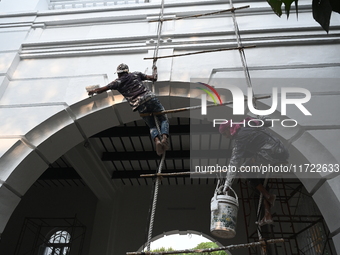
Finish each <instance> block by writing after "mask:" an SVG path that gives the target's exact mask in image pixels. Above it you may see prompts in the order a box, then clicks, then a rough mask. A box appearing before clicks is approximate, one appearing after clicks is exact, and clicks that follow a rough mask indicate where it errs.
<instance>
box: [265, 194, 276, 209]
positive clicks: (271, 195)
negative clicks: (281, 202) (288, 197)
mask: <svg viewBox="0 0 340 255" xmlns="http://www.w3.org/2000/svg"><path fill="white" fill-rule="evenodd" d="M266 200H267V202H268V203H269V205H270V207H273V206H274V203H275V200H276V195H275V194H270V196H269V198H266Z"/></svg>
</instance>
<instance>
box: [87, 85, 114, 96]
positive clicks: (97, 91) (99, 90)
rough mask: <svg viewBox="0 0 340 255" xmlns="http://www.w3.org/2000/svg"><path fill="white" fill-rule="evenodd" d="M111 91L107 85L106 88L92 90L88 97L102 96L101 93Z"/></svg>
mask: <svg viewBox="0 0 340 255" xmlns="http://www.w3.org/2000/svg"><path fill="white" fill-rule="evenodd" d="M109 89H110V88H109V85H106V86H104V87H101V88H97V89H93V90H90V91H89V92H88V95H89V96H92V95H93V94H101V93H103V92H105V91H107V90H109Z"/></svg>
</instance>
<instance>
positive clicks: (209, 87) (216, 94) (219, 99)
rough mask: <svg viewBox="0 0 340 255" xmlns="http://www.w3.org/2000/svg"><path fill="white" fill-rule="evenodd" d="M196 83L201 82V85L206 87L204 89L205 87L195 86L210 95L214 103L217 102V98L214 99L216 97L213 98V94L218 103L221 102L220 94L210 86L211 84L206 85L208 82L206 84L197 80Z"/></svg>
mask: <svg viewBox="0 0 340 255" xmlns="http://www.w3.org/2000/svg"><path fill="white" fill-rule="evenodd" d="M197 83H198V84H201V85H203V86H205V87H206V88H208V89H209V90H210V91H209V90H208V89H206V88H201V87H197V88H198V89H200V90H203V91H204V92H205V93H207V94H208V95H209V96H210V97H211V99H212V100H213V101H214V104H215V105H217V104H218V103H217V100H216V98H215V96H216V97H217V99H218V101H219V103H220V104H223V103H222V100H221V96H220V95H219V94H218V92H217V91H216V89H215V88H214V87H212V86H210V85H208V84H206V83H203V82H197ZM211 91H212V92H213V93H214V94H215V96H214V95H213V93H211Z"/></svg>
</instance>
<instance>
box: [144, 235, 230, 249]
mask: <svg viewBox="0 0 340 255" xmlns="http://www.w3.org/2000/svg"><path fill="white" fill-rule="evenodd" d="M207 242H209V243H210V242H211V243H215V244H217V245H218V246H219V247H221V246H222V244H221V243H220V242H218V241H217V240H215V239H214V238H212V237H211V236H210V235H207V234H204V233H200V232H198V231H194V230H186V231H179V230H173V231H167V232H165V233H163V234H160V235H158V236H155V237H154V238H152V239H151V243H150V250H151V251H153V250H158V249H161V248H165V249H169V248H172V249H173V250H184V249H193V248H195V247H197V245H199V244H201V243H207ZM145 246H146V245H145V244H144V245H143V246H141V247H140V248H139V249H138V251H145V250H146V247H145ZM227 254H231V253H230V252H228V253H227Z"/></svg>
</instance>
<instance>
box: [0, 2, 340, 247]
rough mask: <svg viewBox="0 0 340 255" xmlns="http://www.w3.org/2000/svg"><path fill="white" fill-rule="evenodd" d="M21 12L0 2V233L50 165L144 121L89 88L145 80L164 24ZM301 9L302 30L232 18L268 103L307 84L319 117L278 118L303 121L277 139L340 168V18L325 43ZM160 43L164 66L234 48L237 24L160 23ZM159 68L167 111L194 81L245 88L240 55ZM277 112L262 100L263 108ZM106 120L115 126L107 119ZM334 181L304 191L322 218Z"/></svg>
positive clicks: (182, 6) (227, 20) (148, 8)
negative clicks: (103, 134) (224, 81)
mask: <svg viewBox="0 0 340 255" xmlns="http://www.w3.org/2000/svg"><path fill="white" fill-rule="evenodd" d="M23 2H25V3H23ZM26 2H27V1H19V0H17V1H9V0H2V1H1V2H0V10H1V12H0V17H1V19H0V119H1V120H2V122H1V124H0V156H1V158H0V180H1V183H3V185H2V186H1V188H0V189H1V190H0V192H1V197H0V200H1V203H2V205H5V206H3V207H1V208H3V209H2V211H1V215H3V217H2V221H1V222H0V232H2V230H3V228H4V226H5V225H6V222H7V220H8V218H9V217H10V215H11V213H12V211H13V210H14V208H15V206H16V205H17V203H18V201H19V200H20V197H21V196H22V195H24V194H25V192H26V190H27V189H28V188H29V187H30V185H31V184H32V183H33V182H34V180H35V179H36V178H38V176H39V175H40V174H41V173H42V172H43V171H44V170H45V169H46V168H47V166H48V164H50V163H52V162H53V161H54V160H55V159H56V158H58V157H60V156H61V155H63V154H64V153H66V151H68V150H69V149H71V148H73V147H74V146H76V145H77V144H79V143H80V142H81V141H83V140H85V139H86V138H87V137H89V136H91V135H93V134H95V133H97V132H99V131H102V130H104V129H106V128H108V127H112V126H115V125H118V124H122V123H127V122H130V121H133V120H136V119H139V116H138V115H137V114H135V113H132V112H131V109H130V107H129V106H128V105H127V104H126V103H122V104H118V103H119V102H122V97H121V96H119V95H116V94H112V93H111V92H110V93H108V94H106V93H105V94H102V95H100V96H97V97H95V98H92V99H89V98H88V97H87V94H86V91H85V89H84V87H85V86H88V85H94V84H99V85H101V86H103V85H106V84H107V83H108V82H109V81H111V80H113V79H115V77H116V74H114V72H115V68H116V66H117V65H118V64H120V63H121V62H125V63H127V64H129V66H130V70H139V71H142V72H144V71H145V70H146V69H147V68H148V71H147V72H148V73H150V68H151V65H152V60H144V58H145V57H152V56H153V51H154V49H155V44H154V43H153V42H152V41H150V40H151V39H153V40H156V38H157V34H156V23H148V20H150V19H156V18H157V17H158V14H159V3H151V4H150V5H146V4H145V5H144V4H139V5H137V4H136V5H131V6H129V7H127V6H123V5H120V6H109V7H100V8H99V7H98V8H92V9H91V8H85V9H82V8H80V9H67V10H54V11H48V10H47V8H45V7H46V6H45V1H43V0H41V1H38V0H35V1H30V3H28V2H27V3H26ZM18 4H19V5H20V8H19V9H16V10H15V9H14V5H15V6H17V5H18ZM236 4H237V6H242V5H246V4H247V3H241V2H239V3H236ZM301 6H302V8H301V10H302V11H301V14H299V19H298V20H296V18H295V17H293V16H292V17H290V19H289V20H288V21H287V20H286V19H285V18H284V17H282V18H278V17H276V16H275V15H274V14H273V13H272V11H271V10H270V8H269V7H268V6H267V4H266V3H265V2H260V1H259V2H254V3H251V7H252V8H250V9H245V10H243V11H239V12H237V13H238V14H237V21H238V24H239V27H240V31H241V35H242V39H243V42H244V44H245V45H256V47H255V48H251V49H246V50H245V52H246V57H247V63H248V67H249V70H250V74H251V77H252V78H257V79H258V80H257V79H254V91H255V93H257V94H262V93H268V89H269V88H271V87H273V86H274V85H275V86H277V87H282V86H286V83H285V81H284V80H283V79H282V78H304V80H303V81H302V82H301V83H298V84H297V85H298V86H299V87H305V88H307V89H308V90H310V91H311V93H312V100H311V101H310V102H309V103H308V104H306V107H307V108H308V109H309V110H310V111H311V112H312V114H313V117H311V118H310V117H305V116H303V115H302V114H301V113H300V112H299V111H297V110H296V109H294V108H292V109H289V110H288V112H289V113H288V114H287V115H288V116H280V108H278V111H277V112H275V115H277V116H279V117H281V118H282V117H290V118H296V119H297V120H298V122H299V126H298V127H297V128H294V129H291V130H289V131H287V130H284V129H282V128H280V127H275V128H274V131H275V132H276V133H277V134H278V135H279V136H281V137H283V138H284V139H285V142H286V144H288V145H289V146H291V149H292V151H294V152H296V154H294V155H293V156H292V162H295V163H324V162H325V163H339V154H338V151H339V150H338V149H339V145H338V143H337V142H336V141H338V140H339V138H340V137H339V130H340V123H339V120H338V118H336V117H334V116H338V109H339V106H340V105H339V93H340V91H339V87H338V83H337V82H336V81H337V79H338V78H339V76H340V72H339V68H340V63H339V58H338V54H337V53H338V52H339V38H338V36H337V33H338V25H339V24H340V19H339V17H338V16H336V15H333V17H332V20H331V23H332V25H333V26H334V28H331V31H330V33H329V35H326V34H325V32H324V31H322V30H321V29H320V28H319V26H318V25H317V24H316V23H315V22H314V21H313V20H312V18H311V13H310V9H309V2H308V1H302V2H301ZM227 8H229V5H228V4H222V3H221V2H220V1H195V2H194V4H193V2H192V1H191V2H190V3H189V4H188V3H186V2H185V1H180V2H174V1H172V2H169V3H168V4H167V5H166V9H165V11H166V15H168V16H170V17H174V16H185V15H190V14H197V13H203V12H210V11H216V10H221V9H227ZM162 34H163V35H164V36H163V39H164V40H165V41H164V42H163V43H162V44H161V48H160V51H159V56H164V55H172V54H181V53H189V52H196V51H200V50H211V49H216V48H229V47H235V46H236V43H235V35H234V32H233V25H232V18H231V16H230V14H223V15H218V16H208V17H204V18H197V19H188V20H178V21H170V22H165V23H164V29H163V31H162ZM168 38H170V40H167V39H168ZM157 66H158V69H159V83H158V84H159V88H157V90H156V91H157V93H158V94H161V95H162V96H163V98H162V100H163V101H164V105H165V107H166V108H171V107H174V106H177V105H178V104H183V102H184V101H185V100H186V99H181V97H186V98H188V97H190V94H189V92H188V90H187V82H189V81H190V79H192V78H202V79H209V78H210V81H211V82H214V81H215V79H218V78H229V79H230V78H242V79H244V73H243V70H242V64H241V60H240V56H239V53H238V52H237V51H221V52H215V53H206V54H200V55H192V56H186V57H177V58H166V59H159V60H158V62H157ZM307 77H308V78H313V80H306V79H305V78H307ZM263 78H265V80H263ZM268 78H274V79H272V80H268ZM278 78H280V79H279V80H277V79H278ZM326 78H333V79H326ZM295 81H296V80H295ZM169 82H171V83H170V84H169ZM180 82H183V83H180ZM238 82H239V81H238ZM294 86H296V84H294ZM245 89H246V84H245V82H244V84H243V87H242V90H243V91H245ZM177 97H178V98H177ZM270 103H271V102H270V100H263V102H262V106H265V105H270ZM112 105H114V107H111V106H112ZM127 113H128V114H127ZM107 114H110V115H111V116H112V117H111V118H110V119H109V120H108V119H107V117H106V116H107ZM94 121H95V122H97V125H93V122H94ZM32 164H33V165H34V168H33V169H32ZM28 169H29V170H30V172H29V176H27V174H28V172H27V171H28ZM330 178H331V179H330V180H327V181H326V180H325V179H317V180H315V179H313V180H302V181H303V182H304V185H305V186H306V188H307V190H308V191H310V192H311V193H312V194H315V201H316V202H317V203H318V204H319V207H322V206H323V203H321V202H320V199H319V198H318V195H317V194H319V192H321V190H325V191H324V192H326V193H327V194H330V196H328V197H329V200H330V202H334V201H333V200H334V199H335V198H336V197H337V196H338V194H339V192H338V190H337V187H336V186H334V185H333V184H332V185H328V186H327V188H324V187H326V186H325V185H327V184H328V183H334V182H335V181H334V180H335V179H332V178H333V176H331V177H330ZM335 178H337V177H335ZM108 185H109V184H108ZM332 199H333V200H332ZM335 202H337V203H339V201H337V200H336V199H335ZM327 223H328V225H329V226H330V225H332V233H333V234H336V233H338V231H339V229H340V225H339V221H336V220H334V218H333V217H328V218H327ZM339 252H340V251H339Z"/></svg>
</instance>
